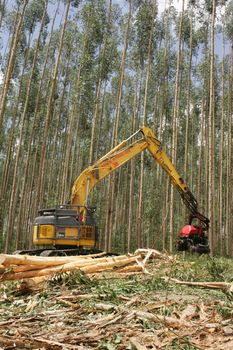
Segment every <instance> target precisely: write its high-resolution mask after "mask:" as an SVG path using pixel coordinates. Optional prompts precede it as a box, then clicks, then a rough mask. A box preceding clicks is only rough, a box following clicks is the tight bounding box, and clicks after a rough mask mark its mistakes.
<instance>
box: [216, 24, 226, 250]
mask: <svg viewBox="0 0 233 350" xmlns="http://www.w3.org/2000/svg"><path fill="white" fill-rule="evenodd" d="M223 26H224V23H223ZM224 64H225V29H224V27H223V29H222V66H221V90H222V91H221V93H222V98H221V124H220V148H219V184H218V187H219V188H218V190H219V198H218V203H219V211H218V234H219V237H220V242H219V243H220V254H221V255H222V254H223V251H224V245H223V242H224V241H225V237H224V227H223V191H224V187H223V168H224V152H223V149H224V146H223V145H224V119H225V108H224V96H225V87H224V83H225V81H224V75H225V74H224Z"/></svg>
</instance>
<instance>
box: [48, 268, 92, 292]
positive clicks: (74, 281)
mask: <svg viewBox="0 0 233 350" xmlns="http://www.w3.org/2000/svg"><path fill="white" fill-rule="evenodd" d="M48 284H49V285H50V286H52V287H53V286H56V285H60V286H66V287H69V288H72V287H75V286H78V285H84V286H85V287H87V288H91V287H93V286H96V284H97V281H95V280H94V279H90V278H89V277H87V276H86V275H85V274H84V273H83V272H82V271H79V270H75V271H71V272H69V273H68V272H58V273H56V274H55V275H54V276H53V277H52V278H51V279H49V281H48Z"/></svg>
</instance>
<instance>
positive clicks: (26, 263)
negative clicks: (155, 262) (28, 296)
mask: <svg viewBox="0 0 233 350" xmlns="http://www.w3.org/2000/svg"><path fill="white" fill-rule="evenodd" d="M104 255H106V254H105V253H100V254H93V255H85V256H83V255H82V256H81V255H79V256H65V257H42V256H29V255H9V254H0V282H4V281H12V280H21V279H34V281H35V282H36V281H38V282H41V281H43V280H45V279H47V278H48V276H53V275H55V274H56V273H63V272H70V271H74V270H80V271H82V272H83V273H85V274H95V273H100V272H104V271H111V270H114V271H117V272H118V273H121V274H129V273H142V272H143V273H148V271H147V269H146V264H147V262H148V261H149V260H150V259H162V260H168V261H171V260H172V259H173V258H172V257H171V256H168V255H166V254H163V253H160V252H159V251H157V250H154V249H138V250H137V251H136V252H135V253H134V254H126V255H120V256H113V257H108V256H104ZM36 279H37V280H36Z"/></svg>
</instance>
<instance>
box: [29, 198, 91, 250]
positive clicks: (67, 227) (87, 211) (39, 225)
mask: <svg viewBox="0 0 233 350" xmlns="http://www.w3.org/2000/svg"><path fill="white" fill-rule="evenodd" d="M93 213H94V209H93V208H90V207H87V206H77V205H66V204H64V205H60V206H58V207H55V208H50V209H41V210H39V216H38V217H36V218H35V221H34V233H33V244H35V245H37V246H49V247H54V248H56V249H58V250H61V249H63V250H64V249H67V250H68V249H70V248H71V249H72V248H73V249H78V250H80V249H82V250H84V249H87V250H90V249H94V248H95V246H96V243H97V226H96V224H95V220H94V216H93ZM50 249H51V248H50Z"/></svg>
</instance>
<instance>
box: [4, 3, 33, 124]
mask: <svg viewBox="0 0 233 350" xmlns="http://www.w3.org/2000/svg"><path fill="white" fill-rule="evenodd" d="M27 3H28V0H24V3H23V7H22V10H21V12H20V13H19V19H18V23H17V26H16V30H15V33H14V36H13V38H12V40H13V42H12V47H11V51H10V55H9V60H8V64H7V70H6V73H5V75H4V82H3V90H2V93H1V96H0V128H1V127H2V123H3V119H4V113H5V108H6V103H7V93H8V90H9V87H10V80H11V77H12V72H13V69H14V65H15V58H16V52H17V47H18V43H19V37H20V35H21V29H22V24H23V18H24V15H25V10H26V6H27Z"/></svg>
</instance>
